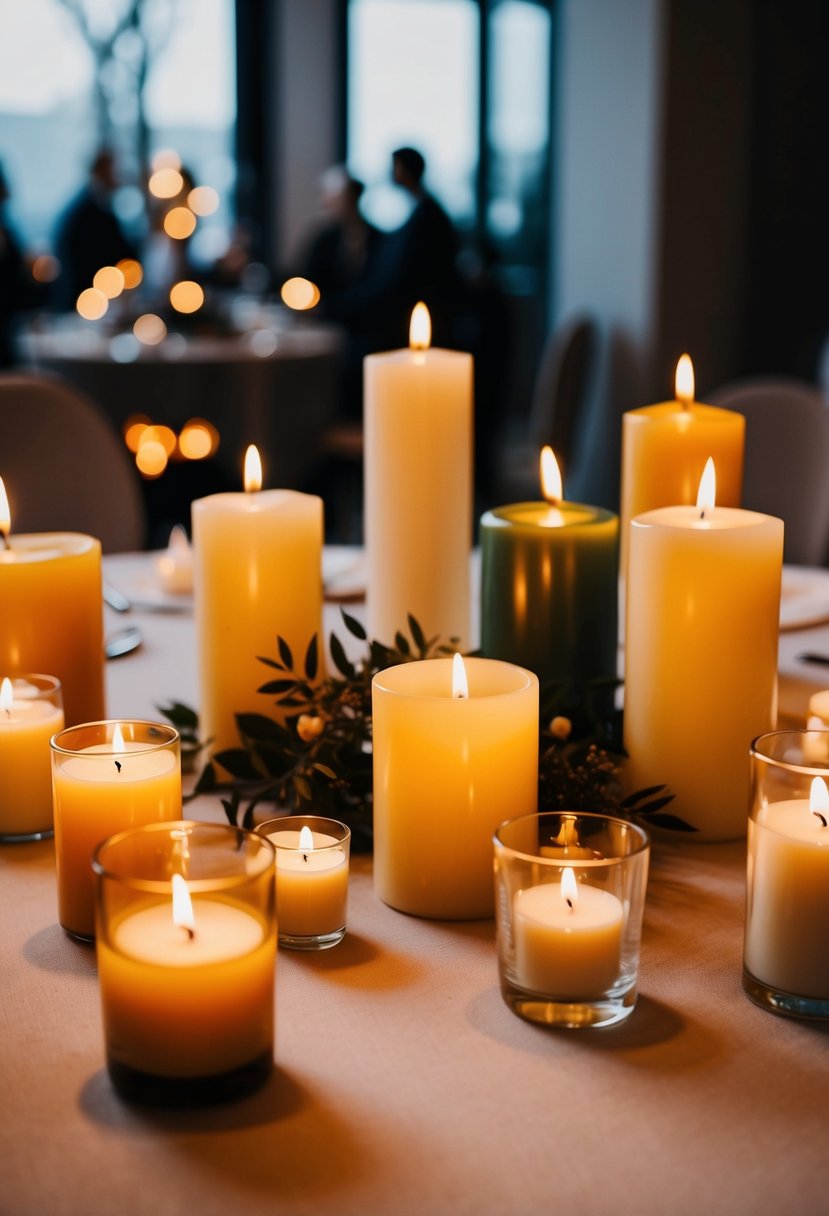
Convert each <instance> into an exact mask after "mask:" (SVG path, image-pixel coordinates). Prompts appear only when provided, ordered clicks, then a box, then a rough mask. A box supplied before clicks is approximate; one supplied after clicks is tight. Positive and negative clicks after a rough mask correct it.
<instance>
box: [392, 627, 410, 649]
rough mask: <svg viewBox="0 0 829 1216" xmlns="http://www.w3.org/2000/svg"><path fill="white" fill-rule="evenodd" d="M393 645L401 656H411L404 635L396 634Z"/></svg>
mask: <svg viewBox="0 0 829 1216" xmlns="http://www.w3.org/2000/svg"><path fill="white" fill-rule="evenodd" d="M394 644H395V646H396V647H397V649H398V650H399V651H400V653H401V654H411V652H412V648H411V646H410V645H409V639H408V638H407V637H406V635H405V634H403V633H400V631H399V630H398V632H397V633H396V634H395V635H394Z"/></svg>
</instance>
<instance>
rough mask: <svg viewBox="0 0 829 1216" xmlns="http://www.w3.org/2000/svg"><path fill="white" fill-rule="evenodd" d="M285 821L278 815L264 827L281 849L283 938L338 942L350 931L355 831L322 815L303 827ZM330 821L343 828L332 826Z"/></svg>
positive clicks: (298, 941) (299, 941)
mask: <svg viewBox="0 0 829 1216" xmlns="http://www.w3.org/2000/svg"><path fill="white" fill-rule="evenodd" d="M284 822H285V823H286V824H287V823H290V824H292V825H293V824H296V823H297V822H298V819H297V817H290V818H289V819H287V820H285V821H284ZM279 824H280V821H279V820H272V821H271V822H270V823H268V824H265V825H263V826H262V827H260V828H259V829H258V830H259V831H260V832H261V833H262V834H263V835H265V836H266V837H267V839H268V840H270V841H271V843H272V844H273V845H274V847H275V849H276V919H277V926H278V929H279V941H280V944H282V945H291V946H295V947H296V946H298V947H302V946H303V945H309V946H314V947H319V946H320V945H336V943H337V942H338V941H340V940H341V939H342V937H343V934H344V932H345V922H346V905H347V901H348V838H349V836H350V833H349V832H348V829H347V828H344V825H342V824H338V823H335V822H334V821H333V820H325V819H319V818H316V817H315V818H314V820H313V824H314V828H313V829H312V827H311V826H310V823H306V824H303V825H302V827H300V828H299V829H297V828H296V827H295V826H292V827H279ZM326 827H330V829H333V830H334V831H336V832H337V834H332V831H331V830H329V831H326V830H325V828H326ZM274 829H278V830H274ZM318 829H322V830H318ZM337 829H342V831H337ZM343 832H344V833H345V835H343Z"/></svg>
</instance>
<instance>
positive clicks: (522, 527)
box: [481, 447, 619, 709]
mask: <svg viewBox="0 0 829 1216" xmlns="http://www.w3.org/2000/svg"><path fill="white" fill-rule="evenodd" d="M541 480H542V488H543V492H544V497H545V500H546V501H544V502H522V503H514V504H512V505H511V506H505V507H496V508H494V509H493V510H491V511H487V512H486V513H485V514H484V515H483V516H482V517H481V651H482V653H483V654H485V655H487V656H488V657H489V658H494V659H506V660H508V661H509V662H512V663H518V664H519V665H520V666H522V667H528V668H529V669H530V670H531V671H534V672H535V673H536V675H537V676H538V677H539V680H540V681H541V684H542V687H551V686H553V687H555V690H556V703H557V705H558V706H559V707H560V708H561V709H567V708H570V707H574V706H576V705H579V704H581V705H583V704H584V701H585V696H586V693H587V689H588V688H589V686H590V684H591V683H592V682H593V681H597V680H604V681H606V682H607V684H608V686H609V687H610V688H611V694H610V695H611V697H612V682H613V680H614V679H615V677H616V648H617V642H618V637H617V634H618V570H619V549H618V538H619V520H618V519H617V517H616V516H615V515H613V514H611V512H610V511H605V510H603V509H602V508H600V507H590V506H584V505H583V504H581V503H572V502H565V501H564V499H563V492H562V484H561V475H560V472H559V469H558V465H557V463H556V460H555V456H554V454H553V451H552V449H551V448H549V447H547V448H544V449H543V451H542V457H541Z"/></svg>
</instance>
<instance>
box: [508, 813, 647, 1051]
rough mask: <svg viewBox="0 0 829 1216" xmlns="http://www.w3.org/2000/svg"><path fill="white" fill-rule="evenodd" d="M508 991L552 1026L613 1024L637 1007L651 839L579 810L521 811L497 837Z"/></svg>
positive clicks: (513, 1005) (522, 1012)
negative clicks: (531, 813)
mask: <svg viewBox="0 0 829 1216" xmlns="http://www.w3.org/2000/svg"><path fill="white" fill-rule="evenodd" d="M494 844H495V902H496V913H495V915H496V935H497V944H498V972H499V976H500V981H501V995H502V996H503V998H504V1000H505V1002H506V1003H507V1005H508V1006H509V1007H510V1009H512V1010H513V1012H514V1013H517V1014H518V1015H519V1017H522V1018H525V1019H526V1020H527V1021H530V1022H538V1023H541V1024H543V1025H545V1026H558V1027H565V1028H571V1029H573V1028H582V1027H596V1026H612V1025H614V1024H615V1023H617V1022H622V1021H624V1020H625V1018H627V1017H629V1016H630V1014H631V1013H632V1012H633V1007H634V1005H635V1003H636V995H637V976H638V971H639V944H640V940H641V936H642V915H643V912H644V907H645V890H646V887H647V881H648V858H649V852H650V844H649V840H648V836H647V834H646V833H645V832H644V831H643V830H642V828H640V827H638V826H637V825H636V824H632V823H628V822H626V821H625V820H622V819H615V818H611V817H608V816H605V815H594V814H587V813H582V812H581V811H578V812H576V811H572V812H571V811H555V812H545V813H540V814H535V815H522V816H520V817H519V818H517V819H510V820H507V822H505V823H502V824H501V826H500V827H499V828H498V830H497V831H496V833H495V837H494Z"/></svg>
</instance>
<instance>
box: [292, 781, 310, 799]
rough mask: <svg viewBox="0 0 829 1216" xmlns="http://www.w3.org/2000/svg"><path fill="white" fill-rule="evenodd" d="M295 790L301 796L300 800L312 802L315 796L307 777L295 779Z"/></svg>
mask: <svg viewBox="0 0 829 1216" xmlns="http://www.w3.org/2000/svg"><path fill="white" fill-rule="evenodd" d="M294 789H295V790H296V792H297V793H298V794H299V796H300V798H304V799H305V801H306V802H310V801H311V798H312V797H313V794H312V792H311V783H310V782H309V781H307V780H306V778H305V777H294Z"/></svg>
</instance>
